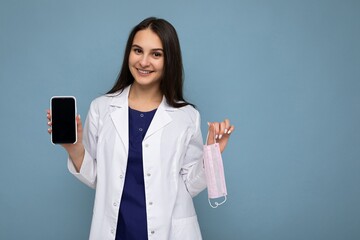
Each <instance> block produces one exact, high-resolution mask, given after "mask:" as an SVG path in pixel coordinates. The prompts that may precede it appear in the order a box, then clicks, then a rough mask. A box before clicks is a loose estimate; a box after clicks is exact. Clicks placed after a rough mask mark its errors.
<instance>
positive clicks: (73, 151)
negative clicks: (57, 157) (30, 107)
mask: <svg viewBox="0 0 360 240" xmlns="http://www.w3.org/2000/svg"><path fill="white" fill-rule="evenodd" d="M46 117H47V120H48V126H49V128H48V133H49V134H51V132H52V121H51V112H50V110H49V109H48V110H47V115H46ZM76 125H77V142H76V143H75V144H72V143H66V144H61V146H62V147H63V148H65V150H66V151H67V153H68V154H69V158H70V159H71V160H72V162H73V163H74V166H75V168H76V170H77V171H78V172H79V171H80V168H81V165H82V161H83V159H84V155H85V148H84V145H83V144H82V135H83V129H82V122H81V119H80V115H77V116H76Z"/></svg>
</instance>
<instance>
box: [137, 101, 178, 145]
mask: <svg viewBox="0 0 360 240" xmlns="http://www.w3.org/2000/svg"><path fill="white" fill-rule="evenodd" d="M174 110H175V108H173V107H171V106H169V105H168V104H167V103H166V98H165V97H163V100H162V101H161V103H160V105H159V107H158V109H157V110H156V113H155V115H154V118H153V119H152V121H151V124H150V126H149V129H148V130H147V132H146V135H145V138H144V140H145V139H147V138H148V137H150V136H151V135H153V134H154V133H155V132H157V131H158V130H160V129H161V128H163V127H165V126H166V125H167V124H169V123H170V122H171V121H172V118H171V117H170V115H169V114H168V112H169V111H174Z"/></svg>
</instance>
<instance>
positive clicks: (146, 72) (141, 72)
mask: <svg viewBox="0 0 360 240" xmlns="http://www.w3.org/2000/svg"><path fill="white" fill-rule="evenodd" d="M137 71H138V72H139V73H140V74H142V75H147V74H150V73H152V72H153V71H148V70H142V69H137Z"/></svg>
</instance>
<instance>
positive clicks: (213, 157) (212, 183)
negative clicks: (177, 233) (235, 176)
mask: <svg viewBox="0 0 360 240" xmlns="http://www.w3.org/2000/svg"><path fill="white" fill-rule="evenodd" d="M204 167H205V175H206V183H207V190H208V200H209V204H210V206H211V207H212V208H217V207H218V206H220V205H221V204H223V203H225V202H226V199H227V197H226V196H227V190H226V182H225V174H224V166H223V161H222V157H221V152H220V146H219V143H216V141H215V144H212V145H207V144H206V145H205V146H204ZM218 198H224V199H223V200H222V201H221V202H218ZM213 202H214V203H213Z"/></svg>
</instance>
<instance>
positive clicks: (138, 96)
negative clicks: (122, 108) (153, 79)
mask: <svg viewBox="0 0 360 240" xmlns="http://www.w3.org/2000/svg"><path fill="white" fill-rule="evenodd" d="M162 98H163V94H162V93H161V91H160V89H159V87H158V86H157V87H146V86H145V87H143V86H140V85H138V84H136V83H134V84H133V85H132V86H131V88H130V93H129V107H131V108H132V109H136V110H139V111H151V110H153V109H156V108H157V107H158V106H159V105H160V103H161V101H162Z"/></svg>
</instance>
